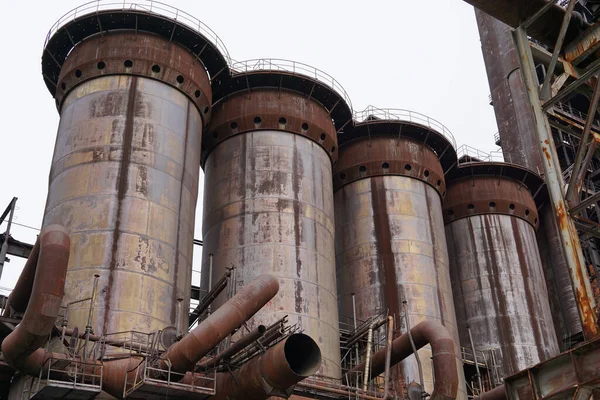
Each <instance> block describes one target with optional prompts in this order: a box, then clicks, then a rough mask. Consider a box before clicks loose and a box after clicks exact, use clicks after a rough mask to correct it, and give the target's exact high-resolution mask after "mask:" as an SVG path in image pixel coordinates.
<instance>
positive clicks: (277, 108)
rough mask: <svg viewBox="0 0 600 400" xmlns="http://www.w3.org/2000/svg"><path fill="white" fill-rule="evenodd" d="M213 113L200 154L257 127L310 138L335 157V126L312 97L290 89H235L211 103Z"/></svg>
mask: <svg viewBox="0 0 600 400" xmlns="http://www.w3.org/2000/svg"><path fill="white" fill-rule="evenodd" d="M214 108H215V117H214V118H213V119H212V121H211V124H210V127H209V129H208V130H207V131H206V132H205V133H204V137H203V140H202V146H203V150H202V158H203V160H206V158H207V157H208V155H209V154H210V152H211V151H212V150H213V149H214V148H215V147H216V146H218V145H219V144H220V143H221V142H223V141H225V140H227V139H228V138H229V137H231V136H235V135H239V134H243V133H245V132H253V131H259V130H281V131H286V132H291V133H295V134H297V135H300V136H304V137H306V138H309V139H311V140H312V141H314V142H315V143H317V144H318V145H319V146H321V147H322V148H323V150H325V152H327V153H328V154H329V155H330V157H331V159H332V161H333V162H335V161H336V160H337V158H338V150H337V137H336V133H335V127H334V126H333V124H332V123H331V116H330V115H329V113H328V112H327V111H326V110H325V108H323V106H321V105H320V104H319V103H317V102H316V101H313V100H311V99H309V98H307V97H306V96H304V95H302V94H300V93H295V92H291V91H287V90H284V91H275V90H270V89H255V90H253V91H252V93H251V94H249V93H248V92H238V93H235V94H233V95H231V96H230V97H228V98H227V99H226V100H224V101H219V102H218V103H217V104H215V106H214Z"/></svg>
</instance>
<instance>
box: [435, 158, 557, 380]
mask: <svg viewBox="0 0 600 400" xmlns="http://www.w3.org/2000/svg"><path fill="white" fill-rule="evenodd" d="M506 168H509V166H507V167H506ZM444 217H445V219H446V223H447V225H446V237H447V240H448V248H449V254H450V266H451V268H450V271H451V276H452V288H453V291H454V300H455V305H456V315H457V319H458V326H459V333H460V340H461V344H462V345H463V346H465V347H467V346H469V343H470V342H469V333H468V329H467V327H470V329H471V332H472V336H473V343H474V346H475V348H476V349H477V350H482V351H485V350H491V349H499V350H500V359H499V360H498V364H499V366H500V368H501V374H502V377H506V376H509V375H511V374H513V373H515V372H517V371H520V370H522V369H524V368H527V367H530V366H532V365H534V364H537V363H538V362H541V361H544V360H545V359H547V358H549V357H551V356H554V355H556V354H558V353H559V348H558V342H557V340H556V334H555V332H554V326H553V323H552V314H551V311H550V305H549V301H548V293H547V290H546V283H545V279H544V273H543V269H542V264H541V260H540V254H539V251H538V247H537V242H536V237H535V229H534V228H535V227H536V226H537V222H538V216H537V210H536V208H535V203H534V201H533V198H532V196H531V193H530V192H529V191H528V189H527V188H526V187H525V186H524V185H523V184H522V183H521V182H517V181H514V180H512V179H510V178H508V177H503V176H477V175H475V176H472V177H469V178H462V179H459V180H456V181H450V182H449V183H448V193H447V197H446V201H445V203H444Z"/></svg>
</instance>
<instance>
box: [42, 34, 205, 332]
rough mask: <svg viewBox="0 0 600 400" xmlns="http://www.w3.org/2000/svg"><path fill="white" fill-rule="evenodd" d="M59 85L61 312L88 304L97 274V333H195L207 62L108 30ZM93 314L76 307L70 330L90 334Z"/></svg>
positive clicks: (55, 194)
mask: <svg viewBox="0 0 600 400" xmlns="http://www.w3.org/2000/svg"><path fill="white" fill-rule="evenodd" d="M60 82H62V84H59V85H60V87H59V90H58V91H57V94H56V97H57V103H58V106H59V110H60V124H59V128H58V134H57V139H56V145H55V149H54V157H53V161H52V168H51V171H50V186H49V192H48V199H47V203H46V209H45V215H44V223H43V224H44V226H48V225H50V224H56V223H58V224H63V225H64V226H65V227H67V229H68V230H69V233H70V235H71V258H70V260H69V269H68V273H67V282H66V288H65V301H64V303H63V304H64V305H66V304H67V303H69V302H72V301H75V300H79V299H83V298H86V297H89V296H90V294H91V290H92V281H93V277H94V274H98V275H100V278H99V288H98V296H97V300H96V303H95V305H94V309H93V320H92V328H93V330H94V332H95V333H97V334H103V333H110V332H121V331H128V330H136V331H142V332H150V331H153V330H157V329H163V328H165V327H166V326H172V325H175V324H177V323H179V324H180V326H185V325H184V324H186V321H187V315H186V314H185V313H180V314H181V315H180V316H179V321H176V315H177V312H176V307H177V303H178V302H177V299H178V298H182V299H184V300H183V307H184V309H185V310H187V309H188V303H189V294H190V291H189V288H190V284H191V262H192V247H193V232H194V218H195V206H196V199H197V194H198V177H199V166H200V151H201V149H200V146H201V134H202V129H203V124H204V122H203V117H202V114H203V112H202V110H203V109H204V108H205V107H207V106H206V104H210V96H211V92H210V86H209V83H208V82H209V81H208V76H207V74H206V72H205V70H204V67H203V65H202V64H201V63H200V62H199V61H198V60H196V59H195V58H194V56H193V54H191V53H189V51H187V50H186V49H184V48H182V47H179V46H178V45H176V44H174V43H169V42H168V41H167V40H165V39H162V38H160V37H158V36H154V35H151V34H144V33H137V34H136V33H127V32H121V33H107V34H104V35H103V36H101V37H100V36H96V37H92V38H89V39H87V40H86V41H84V42H82V43H80V44H79V45H77V46H76V47H75V48H74V49H73V50H72V52H71V53H70V55H69V57H68V59H67V60H66V62H65V64H64V65H63V70H62V72H61V78H60ZM195 91H198V92H197V93H199V92H200V91H201V95H199V96H195V95H194V92H195ZM197 93H196V94H197ZM186 94H187V95H186ZM87 310H88V308H87V306H86V307H79V308H78V307H73V308H70V309H69V310H68V321H69V326H70V327H75V326H77V327H79V329H83V328H84V327H85V326H86V321H87V314H88V311H87Z"/></svg>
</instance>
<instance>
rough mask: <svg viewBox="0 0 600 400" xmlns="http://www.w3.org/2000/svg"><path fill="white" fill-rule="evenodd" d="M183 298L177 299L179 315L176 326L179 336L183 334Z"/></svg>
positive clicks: (176, 317)
mask: <svg viewBox="0 0 600 400" xmlns="http://www.w3.org/2000/svg"><path fill="white" fill-rule="evenodd" d="M182 302H183V298H181V297H179V298H178V299H177V310H176V312H177V315H176V316H175V328H176V332H177V336H179V335H181V306H182Z"/></svg>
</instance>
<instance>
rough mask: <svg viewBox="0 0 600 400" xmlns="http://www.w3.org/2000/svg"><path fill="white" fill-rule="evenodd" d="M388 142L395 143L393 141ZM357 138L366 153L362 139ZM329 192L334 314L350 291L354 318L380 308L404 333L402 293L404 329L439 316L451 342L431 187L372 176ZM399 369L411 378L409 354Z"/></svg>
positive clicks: (414, 375) (425, 356)
mask: <svg viewBox="0 0 600 400" xmlns="http://www.w3.org/2000/svg"><path fill="white" fill-rule="evenodd" d="M387 140H388V141H389V143H390V147H392V146H395V145H396V142H395V139H394V138H388V139H387ZM401 140H404V139H401ZM357 143H358V144H357V145H360V143H362V146H363V148H364V149H365V151H367V150H366V149H367V143H368V140H367V139H363V140H362V141H361V142H357ZM413 146H415V147H416V148H415V152H417V153H422V152H423V151H422V150H419V149H418V146H423V145H422V144H415V145H413ZM345 154H346V153H345V150H344V148H342V150H341V155H340V156H341V158H340V161H339V165H344V164H345V163H348V162H351V161H346V160H344V157H345ZM436 162H437V161H436ZM439 168H440V167H439V163H438V165H437V166H436V165H430V166H429V169H430V170H439ZM334 196H335V213H336V215H335V220H336V266H337V276H338V292H339V300H338V301H339V306H340V315H342V316H351V315H352V297H351V294H352V293H355V294H356V311H357V317H358V318H359V319H361V320H365V319H367V318H370V317H373V316H375V315H377V314H379V313H380V312H381V311H385V310H386V309H387V310H389V313H390V315H395V316H396V317H395V318H396V320H397V321H398V320H400V321H401V322H400V325H397V326H398V327H399V328H400V329H401V331H402V332H404V331H406V326H405V323H404V321H402V320H403V319H401V318H400V315H401V304H402V303H401V302H402V300H403V299H404V298H405V299H406V300H407V301H408V312H409V318H410V324H411V326H415V325H416V324H417V323H419V322H421V321H424V320H435V321H439V322H441V323H442V324H443V325H445V326H446V327H447V328H448V329H449V330H450V332H451V333H452V334H453V336H454V338H455V342H456V343H458V331H457V327H456V317H455V313H454V303H453V299H452V289H451V287H450V273H449V270H448V253H447V249H446V238H445V234H444V228H443V225H444V222H443V217H442V204H441V198H440V194H439V193H438V192H437V191H436V189H434V187H432V186H431V185H429V184H427V183H425V182H423V181H420V180H418V179H414V178H412V177H407V176H397V175H389V176H373V177H366V178H364V179H360V180H356V181H354V182H352V183H349V184H346V185H344V186H342V187H341V188H340V189H338V190H337V191H336V192H335V195H334ZM419 354H420V357H421V359H422V360H429V358H430V357H431V348H430V347H428V346H427V347H425V348H423V349H421V350H419ZM457 354H458V351H457ZM456 362H457V365H461V367H460V369H459V373H460V375H461V387H460V392H461V395H460V396H459V397H461V398H462V397H463V396H466V393H465V387H464V378H462V361H461V360H459V359H457V360H456ZM423 364H424V365H423V372H424V378H425V381H426V389H427V390H429V391H430V390H432V388H433V386H432V384H433V371H432V369H431V364H430V363H428V362H426V361H425V362H424V363H423ZM400 368H401V371H402V373H403V375H404V376H403V378H399V380H401V381H403V382H405V383H408V382H410V381H412V380H415V381H416V380H418V370H417V363H416V360H415V358H414V357H413V356H411V357H408V358H407V359H405V360H403V361H402V363H401V367H400ZM396 387H399V386H398V385H396Z"/></svg>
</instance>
